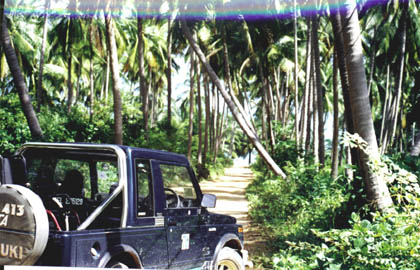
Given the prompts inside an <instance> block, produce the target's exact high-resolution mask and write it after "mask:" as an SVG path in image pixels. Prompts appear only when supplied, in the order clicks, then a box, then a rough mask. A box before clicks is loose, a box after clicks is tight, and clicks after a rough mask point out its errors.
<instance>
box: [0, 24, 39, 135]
mask: <svg viewBox="0 0 420 270" xmlns="http://www.w3.org/2000/svg"><path fill="white" fill-rule="evenodd" d="M2 46H3V51H4V54H5V56H6V60H7V64H8V65H9V69H10V72H11V73H12V77H13V82H14V84H15V87H16V89H17V91H18V94H19V99H20V103H21V105H22V109H23V113H24V115H25V118H26V121H28V126H29V130H30V131H31V135H32V138H34V139H39V138H41V137H42V129H41V126H40V125H39V122H38V118H37V116H36V113H35V110H34V108H33V106H32V103H31V97H30V96H29V94H28V90H27V88H26V85H25V80H24V78H23V75H22V71H21V70H20V67H19V62H18V59H17V57H16V52H15V49H14V48H13V45H12V41H11V39H10V36H9V30H8V29H7V25H6V20H5V17H3V25H2Z"/></svg>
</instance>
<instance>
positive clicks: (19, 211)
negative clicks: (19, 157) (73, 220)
mask: <svg viewBox="0 0 420 270" xmlns="http://www.w3.org/2000/svg"><path fill="white" fill-rule="evenodd" d="M48 232H49V225H48V216H47V213H46V210H45V207H44V205H43V203H42V201H41V199H40V198H39V197H38V195H36V194H35V193H34V192H32V191H31V190H30V189H27V188H25V187H23V186H18V185H2V186H0V249H1V252H0V265H32V264H34V263H35V262H36V261H37V260H38V258H39V257H40V256H41V255H42V253H43V252H44V249H45V247H46V245H47V242H48Z"/></svg>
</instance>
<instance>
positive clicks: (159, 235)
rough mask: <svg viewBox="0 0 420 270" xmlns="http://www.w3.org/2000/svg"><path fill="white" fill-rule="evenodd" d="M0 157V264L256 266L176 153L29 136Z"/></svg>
mask: <svg viewBox="0 0 420 270" xmlns="http://www.w3.org/2000/svg"><path fill="white" fill-rule="evenodd" d="M0 158H1V162H0V166H1V177H0V178H1V185H0V265H39V266H69V267H100V268H137V269H208V270H219V269H236V270H242V269H245V267H246V266H250V265H251V262H249V261H248V255H247V251H246V250H244V248H243V228H242V226H241V225H238V224H236V219H235V218H233V217H230V216H226V215H220V214H215V213H211V212H209V211H208V208H213V207H215V204H216V197H215V196H214V195H211V194H202V192H201V189H200V186H199V183H198V181H197V178H196V176H195V174H194V171H193V169H192V168H191V166H190V163H189V162H188V159H187V158H186V157H185V156H183V155H180V154H175V153H170V152H165V151H158V150H150V149H143V148H135V147H129V146H123V145H111V144H88V143H27V144H24V145H23V146H22V147H21V148H20V149H19V150H18V151H17V152H16V154H15V155H13V156H11V157H8V158H2V157H1V156H0Z"/></svg>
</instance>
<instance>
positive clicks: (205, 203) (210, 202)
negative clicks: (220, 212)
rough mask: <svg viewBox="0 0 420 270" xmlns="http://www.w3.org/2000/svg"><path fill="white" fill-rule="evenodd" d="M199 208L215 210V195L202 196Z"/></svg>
mask: <svg viewBox="0 0 420 270" xmlns="http://www.w3.org/2000/svg"><path fill="white" fill-rule="evenodd" d="M201 206H202V207H205V208H215V207H216V195H213V194H204V195H203V199H202V200H201Z"/></svg>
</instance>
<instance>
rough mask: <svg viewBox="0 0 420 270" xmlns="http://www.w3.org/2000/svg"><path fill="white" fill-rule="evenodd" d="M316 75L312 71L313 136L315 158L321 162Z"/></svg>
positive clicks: (313, 63)
mask: <svg viewBox="0 0 420 270" xmlns="http://www.w3.org/2000/svg"><path fill="white" fill-rule="evenodd" d="M314 57H315V54H312V69H313V70H315V59H314ZM315 77H316V74H315V72H313V73H312V102H313V105H312V109H313V114H312V122H313V127H312V138H313V154H314V160H315V163H316V164H317V163H319V132H318V126H319V125H318V120H319V118H318V110H319V107H318V98H319V97H318V91H317V88H316V83H315V80H316V79H315Z"/></svg>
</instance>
